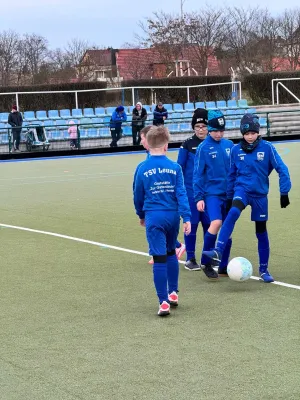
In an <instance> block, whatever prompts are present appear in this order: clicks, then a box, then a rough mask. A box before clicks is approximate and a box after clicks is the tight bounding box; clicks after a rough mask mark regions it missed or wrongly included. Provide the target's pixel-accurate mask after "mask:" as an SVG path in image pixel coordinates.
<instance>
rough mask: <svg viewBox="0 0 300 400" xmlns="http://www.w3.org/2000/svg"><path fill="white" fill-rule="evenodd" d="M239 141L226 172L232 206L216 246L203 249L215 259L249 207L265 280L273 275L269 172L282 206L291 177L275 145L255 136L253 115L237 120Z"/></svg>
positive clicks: (262, 275)
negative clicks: (276, 180)
mask: <svg viewBox="0 0 300 400" xmlns="http://www.w3.org/2000/svg"><path fill="white" fill-rule="evenodd" d="M240 128H241V133H242V135H243V139H242V141H241V142H240V143H239V144H237V145H236V146H234V148H233V149H232V152H231V161H230V175H229V184H228V189H227V199H228V201H230V202H232V207H231V209H230V211H229V213H228V216H227V218H226V220H225V222H224V224H223V226H222V228H221V231H220V234H219V237H218V241H217V245H216V248H215V249H213V250H211V251H204V252H203V254H204V255H205V256H208V257H209V258H211V259H213V260H216V261H219V260H220V259H221V257H222V254H223V252H224V243H226V242H227V240H228V238H229V237H230V235H231V234H232V232H233V229H234V226H235V223H236V221H237V220H238V218H239V217H240V215H241V212H242V211H243V210H244V209H245V208H246V207H247V206H248V205H250V206H251V210H252V213H251V220H252V221H254V222H255V230H256V237H257V240H258V256H259V275H260V277H261V279H262V280H263V281H264V282H266V283H269V282H273V281H274V278H273V277H272V275H270V273H269V271H268V264H269V256H270V245H269V238H268V232H267V220H268V193H269V175H270V173H271V172H272V171H273V169H275V170H276V172H277V173H278V175H279V189H280V205H281V208H286V207H287V206H288V205H289V204H290V201H289V196H288V193H289V191H290V190H291V180H290V176H289V171H288V168H287V166H286V165H285V164H284V162H283V161H282V159H281V157H280V156H279V154H278V153H277V151H276V149H275V147H274V146H273V145H272V144H271V143H268V142H266V141H265V140H262V138H261V137H260V136H259V129H260V124H259V119H258V116H257V115H254V114H245V115H244V116H243V118H242V120H241V126H240Z"/></svg>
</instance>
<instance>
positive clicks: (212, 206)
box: [204, 196, 227, 221]
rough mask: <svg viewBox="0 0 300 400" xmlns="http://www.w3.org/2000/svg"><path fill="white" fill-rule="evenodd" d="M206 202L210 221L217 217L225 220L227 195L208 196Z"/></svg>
mask: <svg viewBox="0 0 300 400" xmlns="http://www.w3.org/2000/svg"><path fill="white" fill-rule="evenodd" d="M204 202H205V209H206V211H207V214H208V217H209V219H210V221H215V220H217V219H219V220H221V221H225V218H226V216H227V213H226V197H219V196H206V198H205V199H204Z"/></svg>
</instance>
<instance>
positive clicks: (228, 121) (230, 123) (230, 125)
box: [226, 119, 235, 130]
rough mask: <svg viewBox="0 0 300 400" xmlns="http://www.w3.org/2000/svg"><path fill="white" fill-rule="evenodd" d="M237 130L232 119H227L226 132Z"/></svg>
mask: <svg viewBox="0 0 300 400" xmlns="http://www.w3.org/2000/svg"><path fill="white" fill-rule="evenodd" d="M227 129H235V124H234V122H233V120H232V119H226V130H227Z"/></svg>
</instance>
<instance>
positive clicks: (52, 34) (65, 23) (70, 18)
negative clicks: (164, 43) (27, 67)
mask: <svg viewBox="0 0 300 400" xmlns="http://www.w3.org/2000/svg"><path fill="white" fill-rule="evenodd" d="M0 1H1V13H0V32H1V31H3V30H6V29H12V30H15V31H17V32H19V33H20V34H23V33H33V32H34V33H37V34H40V35H42V36H45V37H46V38H47V39H48V41H49V46H50V47H51V48H56V47H63V46H64V45H65V44H66V43H67V42H68V40H70V39H71V38H82V39H86V40H88V41H89V42H92V43H94V44H96V45H98V46H106V47H107V46H113V47H115V48H118V47H120V46H121V45H122V44H123V43H125V42H133V41H134V33H137V32H139V29H138V21H140V20H143V18H145V17H147V16H150V15H151V14H152V13H153V12H154V11H160V10H163V11H165V12H170V13H179V12H180V4H181V2H180V0H146V1H145V0H139V1H133V0H112V1H109V0H14V1H12V2H8V1H5V2H4V0H0ZM201 3H202V2H201V1H200V0H185V4H184V9H185V10H186V11H188V12H190V11H193V10H199V9H200V5H201ZM241 3H242V4H243V5H244V6H248V5H252V6H255V5H257V4H260V6H262V7H267V8H269V10H270V11H271V12H272V13H274V14H276V13H278V12H280V11H282V10H284V8H293V7H297V4H298V3H299V1H298V0H285V1H284V2H283V1H279V0H264V1H257V0H254V1H252V0H243V1H242V2H241V0H225V2H224V1H223V0H210V1H209V4H210V6H211V7H213V6H214V5H215V6H219V5H222V4H223V5H225V4H227V5H228V6H240V5H241ZM202 4H203V3H202Z"/></svg>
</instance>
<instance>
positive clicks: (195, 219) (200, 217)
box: [188, 197, 210, 226]
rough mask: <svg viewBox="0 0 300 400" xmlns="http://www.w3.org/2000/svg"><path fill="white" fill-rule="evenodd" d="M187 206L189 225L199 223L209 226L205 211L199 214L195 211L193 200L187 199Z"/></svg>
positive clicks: (195, 206)
mask: <svg viewBox="0 0 300 400" xmlns="http://www.w3.org/2000/svg"><path fill="white" fill-rule="evenodd" d="M188 200H189V205H190V209H191V213H192V215H191V224H192V225H198V224H199V222H201V223H202V224H203V225H206V226H209V224H210V221H209V217H208V214H207V212H206V211H204V212H200V211H198V210H197V205H196V203H195V199H194V198H191V197H189V199H188Z"/></svg>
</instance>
